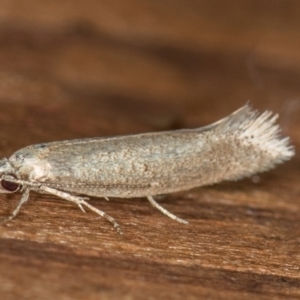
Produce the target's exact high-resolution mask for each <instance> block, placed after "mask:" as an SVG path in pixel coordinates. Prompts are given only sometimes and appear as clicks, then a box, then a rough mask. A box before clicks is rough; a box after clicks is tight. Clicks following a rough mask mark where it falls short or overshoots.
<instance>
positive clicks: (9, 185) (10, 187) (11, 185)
mask: <svg viewBox="0 0 300 300" xmlns="http://www.w3.org/2000/svg"><path fill="white" fill-rule="evenodd" d="M0 184H1V186H2V188H4V189H5V190H7V191H8V192H16V191H18V190H19V189H20V188H21V184H19V183H16V182H11V181H8V180H5V179H2V180H1V182H0Z"/></svg>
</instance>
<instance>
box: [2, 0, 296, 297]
mask: <svg viewBox="0 0 300 300" xmlns="http://www.w3.org/2000/svg"><path fill="white" fill-rule="evenodd" d="M299 16H300V3H299V1H298V0H295V1H293V0H285V1H280V0H273V1H267V0H261V1H255V0H251V1H238V0H235V1H221V0H217V1H193V0H184V1H183V0H182V1H180V0H173V1H167V0H163V1H152V0H145V1H140V0H126V1H107V0H106V1H105V0H101V1H99V0H88V1H77V0H72V1H58V0H44V1H40V0H31V1H29V0H28V1H23V0H22V1H21V0H6V1H4V0H1V1H0V128H1V130H0V145H1V147H0V152H1V156H9V155H10V154H12V153H13V152H14V151H15V150H17V149H19V148H21V147H23V146H27V145H29V144H33V143H40V142H48V141H54V140H61V139H72V138H81V137H92V136H104V135H114V134H129V133H137V132H146V131H154V130H166V129H174V128H182V127H196V126H202V125H205V124H208V123H209V122H212V121H216V120H218V119H219V118H221V117H224V116H225V115H227V114H229V113H230V112H232V111H234V110H235V109H237V108H239V107H240V106H242V105H243V104H245V103H246V102H247V101H248V100H250V101H251V103H252V104H253V106H254V107H255V108H258V109H259V110H265V109H270V110H273V111H274V112H278V113H279V114H280V116H281V118H280V124H281V125H282V127H283V131H284V133H285V134H287V135H290V136H291V138H292V141H293V144H294V145H295V146H296V151H297V154H296V156H295V158H293V160H292V161H290V162H288V163H286V164H284V165H281V166H279V167H278V168H277V169H276V170H274V171H271V172H269V173H266V174H263V175H260V176H259V177H254V178H252V179H247V180H243V181H239V182H232V183H231V182H228V183H225V184H221V185H215V186H212V187H206V188H198V189H195V190H192V191H188V192H181V193H177V194H174V195H168V196H167V197H165V198H161V199H160V203H161V204H162V205H164V206H165V207H166V208H167V209H169V210H170V211H172V212H173V213H175V214H177V215H178V216H180V217H183V218H185V219H186V220H188V221H189V222H190V224H189V225H187V226H185V225H182V224H177V223H176V222H173V221H171V220H169V219H168V218H166V217H165V216H163V215H161V214H160V213H159V212H158V211H156V210H154V209H153V208H152V207H151V206H150V204H149V203H148V202H147V201H146V200H145V199H127V200H124V199H111V201H110V202H106V201H105V200H103V199H95V198H94V199H92V200H91V203H92V204H93V205H95V206H97V207H99V208H101V209H103V210H104V211H106V212H107V213H109V214H111V215H112V216H114V217H115V218H116V219H117V220H118V222H119V223H120V225H121V226H122V229H123V231H124V235H123V236H120V235H119V234H117V233H116V232H115V231H114V230H113V228H112V226H111V224H109V223H108V222H107V221H105V220H103V219H99V218H97V217H96V216H95V215H94V214H93V213H87V214H83V213H82V212H81V211H80V210H79V209H78V208H77V207H74V206H72V205H71V204H69V203H66V202H64V201H62V200H59V199H57V198H55V197H52V196H47V195H38V194H34V193H32V195H31V201H30V202H28V204H26V205H25V206H24V208H23V210H22V211H21V213H20V215H19V216H18V218H17V219H15V220H14V221H12V222H11V223H9V224H8V225H6V226H1V227H0V298H1V299H4V300H6V299H51V300H52V299H66V300H67V299H289V298H290V299H300V251H299V246H300V155H299V147H300V131H299V126H300V18H299ZM19 198H20V195H17V194H15V195H1V196H0V216H2V217H3V218H4V217H5V216H7V215H8V214H9V213H10V212H11V211H12V210H13V209H14V207H15V206H16V204H17V202H18V200H19Z"/></svg>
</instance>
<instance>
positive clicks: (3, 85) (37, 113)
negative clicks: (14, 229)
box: [0, 0, 300, 146]
mask: <svg viewBox="0 0 300 300" xmlns="http://www.w3.org/2000/svg"><path fill="white" fill-rule="evenodd" d="M299 15H300V4H299V1H293V0H287V1H281V0H275V1H267V0H262V1H256V0H252V1H238V0H236V1H230V2H228V1H226V2H224V1H194V0H185V1H177V0H176V1H174V0H173V1H168V0H165V1H150V0H149V1H147V0H144V1H138V0H127V1H105V0H101V1H99V0H97V1H96V0H87V1H84V3H83V2H82V1H77V0H72V1H70V0H69V1H68V0H66V1H57V0H44V1H39V0H31V1H30V0H27V1H20V0H19V1H18V0H6V1H4V0H2V1H0V122H1V123H0V124H1V126H2V128H3V127H5V129H6V130H1V132H0V140H1V141H4V140H9V143H11V142H12V138H11V137H12V136H14V135H15V134H18V132H19V130H20V128H22V129H26V130H23V132H22V136H23V137H25V136H26V141H24V140H23V139H22V138H21V139H19V140H18V141H15V143H16V146H23V145H27V144H30V143H32V142H41V141H50V140H58V139H65V138H73V137H83V136H95V135H96V136H98V135H106V134H116V133H119V134H124V133H132V132H141V131H147V130H150V129H151V130H164V129H173V128H181V127H195V126H201V125H204V124H207V123H208V122H211V121H214V120H216V119H218V118H220V117H223V116H224V115H226V114H228V113H230V112H232V111H233V110H235V109H238V108H239V107H240V106H242V105H244V104H245V103H246V102H247V101H250V103H252V104H253V106H254V107H256V108H258V109H271V110H274V111H276V112H279V113H280V114H281V124H282V126H283V128H284V130H286V131H289V130H291V131H292V128H291V127H292V125H293V124H295V122H298V125H299V115H300V97H299V95H300V85H299V82H300V80H299V79H300V51H299V50H300V19H299ZM11 117H12V118H11ZM6 122H7V123H6ZM23 126H25V128H24V127H23ZM7 129H8V130H7Z"/></svg>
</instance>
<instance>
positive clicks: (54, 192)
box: [34, 185, 122, 234]
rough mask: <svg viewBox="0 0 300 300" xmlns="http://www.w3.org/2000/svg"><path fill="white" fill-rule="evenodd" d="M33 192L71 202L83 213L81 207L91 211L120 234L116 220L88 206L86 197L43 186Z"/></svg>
mask: <svg viewBox="0 0 300 300" xmlns="http://www.w3.org/2000/svg"><path fill="white" fill-rule="evenodd" d="M34 190H35V191H36V192H46V193H47V194H51V195H55V196H57V197H59V198H62V199H65V200H67V201H70V202H73V203H75V204H76V205H77V206H78V207H79V208H80V209H81V210H82V211H83V212H85V210H84V209H83V206H85V207H87V208H89V209H90V210H91V211H93V212H95V213H96V214H97V215H99V216H100V217H103V218H105V219H106V220H108V221H109V222H111V223H112V224H113V226H114V227H115V228H116V229H117V231H118V232H119V233H120V234H122V231H121V228H120V226H119V224H118V223H117V222H116V220H115V219H114V218H113V217H111V216H109V215H108V214H106V213H105V212H104V211H102V210H99V209H98V208H96V207H94V206H92V205H90V204H89V203H87V202H86V199H87V198H86V197H79V196H75V195H72V194H69V193H66V192H62V191H60V190H56V189H53V188H50V187H48V186H44V185H41V186H39V187H37V188H34Z"/></svg>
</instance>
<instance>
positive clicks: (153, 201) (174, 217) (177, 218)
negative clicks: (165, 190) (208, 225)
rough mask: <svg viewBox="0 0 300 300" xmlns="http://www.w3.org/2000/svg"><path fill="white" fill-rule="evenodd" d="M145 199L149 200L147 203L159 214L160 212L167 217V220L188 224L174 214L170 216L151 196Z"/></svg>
mask: <svg viewBox="0 0 300 300" xmlns="http://www.w3.org/2000/svg"><path fill="white" fill-rule="evenodd" d="M147 199H148V200H149V202H150V203H151V204H152V205H153V206H154V207H155V208H157V209H158V210H159V211H160V212H162V213H163V214H164V215H166V216H168V217H169V218H171V219H172V220H175V221H177V222H179V223H183V224H188V223H189V222H188V221H186V220H183V219H181V218H179V217H177V216H175V215H174V214H172V213H171V212H169V211H168V210H166V209H165V208H163V207H162V206H160V205H159V204H158V203H157V202H156V201H155V200H154V199H153V197H152V196H147Z"/></svg>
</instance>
